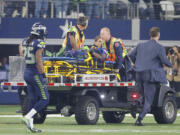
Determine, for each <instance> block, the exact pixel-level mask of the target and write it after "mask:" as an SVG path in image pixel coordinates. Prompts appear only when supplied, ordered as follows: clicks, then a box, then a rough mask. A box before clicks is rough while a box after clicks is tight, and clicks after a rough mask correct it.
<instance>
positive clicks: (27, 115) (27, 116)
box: [25, 108, 37, 119]
mask: <svg viewBox="0 0 180 135" xmlns="http://www.w3.org/2000/svg"><path fill="white" fill-rule="evenodd" d="M36 113H37V111H36V110H35V109H34V108H32V109H31V110H30V111H29V112H28V114H26V116H25V117H26V118H28V119H30V118H32V117H33V116H34V115H35V114H36Z"/></svg>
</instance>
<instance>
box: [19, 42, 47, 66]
mask: <svg viewBox="0 0 180 135" xmlns="http://www.w3.org/2000/svg"><path fill="white" fill-rule="evenodd" d="M26 42H27V39H24V40H23V42H22V47H23V54H24V58H25V63H26V65H27V66H31V67H35V68H36V58H35V55H36V51H37V50H38V49H41V48H45V43H44V41H43V40H40V39H35V40H33V41H32V42H31V43H30V44H27V43H26Z"/></svg>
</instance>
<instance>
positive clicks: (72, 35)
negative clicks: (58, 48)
mask: <svg viewBox="0 0 180 135" xmlns="http://www.w3.org/2000/svg"><path fill="white" fill-rule="evenodd" d="M68 37H69V40H70V43H71V47H72V48H73V49H75V50H79V47H78V45H77V44H76V40H75V33H74V32H73V33H72V32H71V33H68Z"/></svg>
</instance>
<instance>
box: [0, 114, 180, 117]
mask: <svg viewBox="0 0 180 135" xmlns="http://www.w3.org/2000/svg"><path fill="white" fill-rule="evenodd" d="M126 116H127V117H131V114H126ZM146 116H147V117H152V116H153V115H152V114H147V115H146ZM177 116H180V113H178V114H177ZM21 117H22V115H0V118H21ZM47 117H48V118H56V117H64V116H63V115H61V114H48V115H47ZM71 117H74V115H72V116H71ZM100 117H102V115H100Z"/></svg>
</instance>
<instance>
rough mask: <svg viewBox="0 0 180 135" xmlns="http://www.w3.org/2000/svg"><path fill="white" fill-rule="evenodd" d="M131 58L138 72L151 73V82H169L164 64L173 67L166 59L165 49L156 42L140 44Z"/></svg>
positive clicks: (131, 54) (150, 41)
mask: <svg viewBox="0 0 180 135" xmlns="http://www.w3.org/2000/svg"><path fill="white" fill-rule="evenodd" d="M129 56H130V58H131V59H132V60H133V62H134V70H135V71H136V72H142V71H150V72H151V79H150V81H151V82H162V83H166V82H167V79H166V73H165V71H164V69H163V64H164V65H166V66H168V67H172V65H171V63H170V62H169V60H168V59H167V57H166V52H165V48H164V47H163V46H162V45H160V44H159V43H157V42H156V41H155V40H149V41H147V42H145V43H140V44H138V45H137V47H136V48H135V49H134V50H133V51H132V52H131V53H130V55H129Z"/></svg>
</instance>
